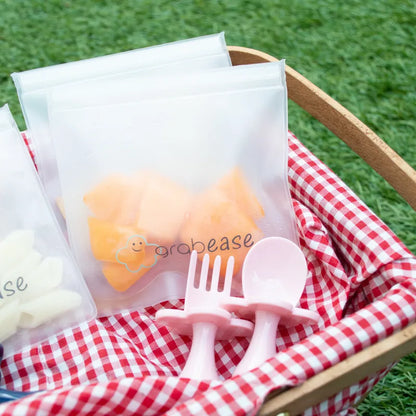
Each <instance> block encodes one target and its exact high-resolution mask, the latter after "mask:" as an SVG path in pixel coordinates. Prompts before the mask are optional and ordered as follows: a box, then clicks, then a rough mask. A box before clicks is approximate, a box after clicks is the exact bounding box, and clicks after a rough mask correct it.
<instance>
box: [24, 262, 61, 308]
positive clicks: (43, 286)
mask: <svg viewBox="0 0 416 416" xmlns="http://www.w3.org/2000/svg"><path fill="white" fill-rule="evenodd" d="M62 277H63V263H62V260H61V259H60V258H59V257H46V258H45V259H43V260H42V262H41V263H40V264H39V265H38V266H37V267H36V268H35V269H34V270H33V271H32V272H30V273H28V274H26V275H24V283H25V285H27V287H26V289H25V290H24V291H23V292H21V294H20V298H21V299H22V301H25V300H27V299H29V298H33V297H37V296H39V295H42V294H44V293H46V292H47V291H49V290H51V289H55V288H56V287H58V286H59V285H60V284H61V283H62Z"/></svg>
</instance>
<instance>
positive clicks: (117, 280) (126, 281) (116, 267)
mask: <svg viewBox="0 0 416 416" xmlns="http://www.w3.org/2000/svg"><path fill="white" fill-rule="evenodd" d="M148 270H149V269H141V270H140V271H139V272H136V273H131V272H129V271H128V270H127V269H126V268H125V267H124V266H123V265H121V264H118V263H105V264H104V266H103V268H102V272H103V274H104V276H105V278H106V279H107V281H108V283H110V285H111V286H112V287H113V288H114V289H115V290H117V291H118V292H124V291H126V290H127V289H129V288H130V287H131V286H133V285H134V284H135V283H136V282H137V281H138V280H139V279H140V278H141V277H142V276H143V275H144V274H145V273H146V272H148Z"/></svg>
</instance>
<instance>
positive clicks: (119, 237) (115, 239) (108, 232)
mask: <svg viewBox="0 0 416 416" xmlns="http://www.w3.org/2000/svg"><path fill="white" fill-rule="evenodd" d="M88 227H89V231H90V243H91V250H92V253H93V255H94V257H95V258H96V259H97V260H101V261H109V262H114V263H116V262H117V259H116V254H117V251H118V250H119V249H121V248H122V247H124V246H125V245H126V243H127V241H128V239H129V238H130V237H131V236H133V235H135V234H137V233H138V232H137V230H136V229H135V228H132V227H122V226H119V225H116V224H114V223H112V222H109V221H104V220H101V219H98V218H94V217H89V218H88Z"/></svg>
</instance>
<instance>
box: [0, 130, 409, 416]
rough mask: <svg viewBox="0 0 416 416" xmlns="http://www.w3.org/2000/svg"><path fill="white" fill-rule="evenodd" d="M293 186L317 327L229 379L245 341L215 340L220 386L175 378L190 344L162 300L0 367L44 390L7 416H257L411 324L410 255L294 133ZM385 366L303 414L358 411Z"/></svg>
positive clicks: (288, 331) (289, 331) (13, 385)
mask: <svg viewBox="0 0 416 416" xmlns="http://www.w3.org/2000/svg"><path fill="white" fill-rule="evenodd" d="M289 147H290V154H289V181H290V187H291V193H292V197H293V199H294V210H295V214H296V218H297V225H298V228H299V235H300V242H301V246H302V249H303V251H304V254H305V255H306V258H307V260H308V267H309V274H308V280H307V284H306V288H305V291H304V293H303V295H302V298H301V302H300V303H301V307H303V308H309V309H311V310H314V311H317V312H318V313H319V315H320V321H319V323H318V324H317V325H315V326H313V327H311V326H303V325H298V326H296V327H293V328H284V327H281V328H280V327H279V331H278V335H277V338H276V345H277V349H278V353H277V354H276V355H275V356H274V357H273V358H271V359H269V360H268V361H267V362H265V363H264V364H262V365H261V366H260V367H258V368H256V369H254V370H252V371H251V372H249V373H246V374H242V375H239V376H235V377H232V372H233V370H234V368H235V366H236V365H237V363H238V362H239V360H240V359H241V358H242V356H243V355H244V351H245V350H246V348H247V346H248V343H249V341H248V340H247V339H245V338H242V339H231V340H228V341H221V342H217V343H216V347H215V353H216V363H217V367H218V371H219V373H220V375H221V376H222V377H223V379H224V380H223V381H211V382H210V381H196V380H187V379H181V378H178V377H177V375H178V374H179V373H180V371H181V369H182V367H183V366H184V363H185V361H186V358H187V355H188V352H189V348H190V344H191V340H190V338H188V337H181V336H178V335H176V334H174V333H172V332H170V331H169V330H168V329H167V328H166V327H164V326H162V325H160V324H158V323H156V322H155V319H154V318H155V313H156V311H157V310H158V309H160V308H163V307H170V308H171V307H176V308H181V307H183V301H181V300H178V301H174V302H165V303H163V304H159V305H156V306H154V307H151V308H147V309H145V310H144V311H137V312H124V313H119V314H117V315H114V316H108V317H103V318H99V319H96V320H94V321H92V322H90V323H88V324H83V325H81V326H80V327H77V328H74V329H68V330H66V331H65V332H63V333H62V334H60V335H59V336H54V337H51V338H50V339H49V340H48V341H46V342H44V343H42V344H40V345H35V346H33V347H28V348H26V349H25V350H24V351H23V352H21V353H19V354H16V355H15V356H13V357H10V358H8V359H6V360H5V361H4V362H3V364H2V368H1V370H2V372H3V381H2V384H3V386H4V387H5V388H8V389H13V390H24V391H26V390H32V391H35V390H44V392H41V393H38V394H35V395H31V396H28V397H26V398H24V399H21V400H19V401H15V402H11V403H8V404H4V405H1V406H0V413H1V414H2V415H22V414H31V415H43V414H59V415H74V414H76V415H77V416H81V415H109V414H123V415H160V414H166V415H169V416H173V415H189V414H197V415H203V414H207V415H216V414H217V415H227V414H233V415H246V414H247V415H253V414H255V413H256V411H257V410H258V409H259V407H260V406H261V403H262V402H263V400H264V398H265V396H266V395H267V393H269V392H270V391H271V390H274V389H277V388H280V387H283V386H295V385H297V384H299V383H301V382H303V381H304V380H306V379H308V378H309V377H311V376H313V375H315V374H317V373H319V372H320V371H322V370H324V369H326V368H329V367H331V366H333V365H334V364H336V363H338V362H340V361H342V360H343V359H345V358H347V357H349V356H351V355H353V354H355V353H357V352H358V351H360V350H362V349H363V348H365V347H367V346H369V345H371V344H373V343H375V342H377V341H380V340H382V339H383V338H385V337H387V336H388V335H390V334H392V333H393V332H394V331H396V330H400V329H402V328H404V327H406V326H407V325H409V324H410V323H411V322H413V321H416V279H415V278H416V259H415V258H414V256H413V255H412V254H411V253H410V252H409V251H408V250H407V249H406V247H405V246H404V245H403V244H402V243H401V242H400V241H399V239H398V238H397V237H396V236H395V235H394V234H393V233H392V232H391V231H390V230H389V228H388V227H387V226H386V225H385V224H384V223H383V222H382V221H381V220H380V219H379V218H377V217H376V216H375V215H374V214H373V213H372V212H371V211H370V210H369V209H368V208H367V207H366V206H365V205H364V204H363V203H362V202H361V201H360V200H359V199H358V198H357V197H356V196H355V195H354V193H353V192H352V191H351V190H350V189H348V187H347V186H346V185H345V184H344V183H343V182H342V181H341V180H340V179H339V178H338V177H337V176H336V175H335V174H334V173H333V172H332V171H331V170H330V169H329V168H328V167H326V166H325V165H324V164H323V163H322V162H320V161H319V160H318V159H317V158H316V157H315V156H314V155H313V154H311V153H310V152H309V151H308V150H307V149H306V148H305V147H304V146H303V145H302V144H301V143H300V142H299V141H298V140H297V139H296V137H294V136H293V135H292V134H289ZM387 371H388V369H387V370H383V371H381V372H380V373H378V374H377V375H376V376H373V377H371V378H367V379H365V380H362V381H360V382H359V383H358V384H357V385H355V386H352V387H349V388H348V389H346V390H344V391H342V392H340V393H339V394H337V395H335V396H334V397H331V398H329V399H328V400H327V401H325V402H323V403H321V404H320V405H318V406H316V407H314V408H311V409H309V410H307V411H306V413H305V414H307V415H318V414H319V415H333V414H336V413H338V414H343V415H347V414H354V410H353V409H352V408H351V406H352V405H353V404H354V403H356V402H357V401H358V400H359V399H360V398H361V397H362V396H363V395H364V394H365V393H366V392H367V391H368V390H370V389H371V388H372V387H373V386H374V384H375V383H376V382H377V381H378V380H379V379H380V378H381V377H383V376H384V375H385V374H386V372H387Z"/></svg>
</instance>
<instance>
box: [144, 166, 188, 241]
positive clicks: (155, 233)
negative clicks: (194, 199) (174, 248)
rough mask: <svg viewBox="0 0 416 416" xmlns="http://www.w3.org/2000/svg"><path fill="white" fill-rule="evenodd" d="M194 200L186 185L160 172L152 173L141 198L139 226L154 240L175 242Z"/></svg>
mask: <svg viewBox="0 0 416 416" xmlns="http://www.w3.org/2000/svg"><path fill="white" fill-rule="evenodd" d="M190 202H191V195H190V193H189V192H188V190H187V189H185V188H184V187H182V186H180V185H179V184H177V183H176V182H174V181H172V180H170V179H168V178H165V177H163V176H160V175H158V174H153V175H151V176H150V175H149V176H148V177H147V181H146V185H145V187H144V189H143V193H142V197H141V199H140V204H139V210H138V217H137V222H136V225H137V228H139V229H141V230H143V231H144V233H145V234H146V235H147V236H148V237H149V238H150V239H152V240H155V241H158V242H162V243H173V242H174V241H175V240H176V239H177V237H178V234H179V230H180V227H181V226H182V223H183V221H184V219H185V218H186V216H187V214H188V212H189V207H190Z"/></svg>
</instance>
